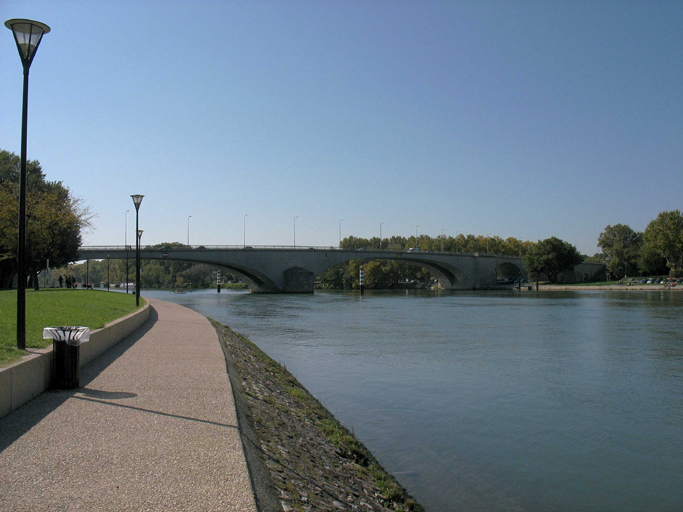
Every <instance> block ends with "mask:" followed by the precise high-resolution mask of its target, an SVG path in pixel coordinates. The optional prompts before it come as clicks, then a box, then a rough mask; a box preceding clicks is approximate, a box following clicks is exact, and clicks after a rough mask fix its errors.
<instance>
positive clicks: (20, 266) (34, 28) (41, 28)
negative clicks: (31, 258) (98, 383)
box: [5, 19, 50, 350]
mask: <svg viewBox="0 0 683 512" xmlns="http://www.w3.org/2000/svg"><path fill="white" fill-rule="evenodd" d="M5 26H6V27H7V28H8V29H10V30H11V31H12V33H13V34H14V41H15V42H16V43H17V49H18V50H19V57H20V58H21V63H22V65H23V66H24V101H23V107H22V112H21V170H20V176H19V240H18V243H17V275H18V279H17V348H18V349H19V350H24V349H26V134H27V122H28V70H29V68H30V67H31V63H32V62H33V58H34V57H35V56H36V51H37V50H38V46H39V45H40V41H41V39H42V38H43V34H47V33H48V32H49V31H50V27H48V26H47V25H45V24H44V23H39V22H37V21H31V20H22V19H12V20H7V21H6V22H5Z"/></svg>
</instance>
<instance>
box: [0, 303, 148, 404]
mask: <svg viewBox="0 0 683 512" xmlns="http://www.w3.org/2000/svg"><path fill="white" fill-rule="evenodd" d="M148 318H149V303H147V304H145V305H144V306H143V307H142V308H140V309H139V310H137V311H135V312H134V313H131V314H130V315H128V316H124V317H123V318H119V319H118V320H114V321H113V322H111V323H108V324H107V325H105V326H104V327H103V328H102V329H97V330H94V331H92V332H91V333H90V341H89V342H88V343H84V344H83V345H81V354H80V355H81V366H84V365H86V364H88V363H89V362H90V361H92V360H93V359H95V358H96V357H97V356H99V355H101V354H103V353H104V352H106V351H107V350H108V349H110V348H111V347H113V346H114V345H116V344H117V343H118V342H119V341H121V340H122V339H124V338H125V337H126V336H128V335H130V334H131V333H132V332H134V331H135V330H136V329H138V328H139V327H140V326H141V325H142V324H143V323H144V322H145V321H146V320H147V319H148ZM52 372H53V364H52V347H48V348H44V349H31V354H30V355H28V356H25V357H22V358H21V359H20V360H19V361H17V362H16V363H12V364H11V365H10V366H7V367H6V368H0V418H2V417H3V416H7V415H8V414H9V413H10V412H12V411H13V410H15V409H18V408H19V407H21V406H22V405H24V404H25V403H26V402H28V401H29V400H31V399H32V398H35V397H36V396H38V395H39V394H41V393H42V392H43V391H45V390H46V389H49V388H50V387H51V385H52Z"/></svg>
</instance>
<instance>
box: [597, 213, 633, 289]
mask: <svg viewBox="0 0 683 512" xmlns="http://www.w3.org/2000/svg"><path fill="white" fill-rule="evenodd" d="M598 246H599V247H600V248H601V249H602V252H603V254H604V255H605V261H606V264H607V270H609V271H610V272H611V273H612V274H613V275H615V276H617V277H619V278H621V277H623V276H629V275H630V276H634V275H637V274H638V260H639V258H640V249H641V247H642V246H643V234H642V233H638V232H636V231H633V230H632V229H631V228H630V227H629V226H626V225H624V224H616V225H614V226H607V227H606V228H605V230H604V231H603V232H602V233H600V236H599V237H598Z"/></svg>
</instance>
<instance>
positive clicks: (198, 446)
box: [0, 299, 256, 512]
mask: <svg viewBox="0 0 683 512" xmlns="http://www.w3.org/2000/svg"><path fill="white" fill-rule="evenodd" d="M149 302H150V304H151V307H152V309H151V312H150V318H149V320H148V321H147V322H146V323H145V324H144V325H143V326H142V327H141V328H140V329H138V330H137V331H136V332H135V333H133V334H132V335H131V336H129V337H128V338H126V339H124V340H123V341H121V342H120V343H119V344H118V345H116V346H115V347H113V348H112V349H110V350H109V351H107V352H106V353H105V354H103V355H102V356H100V357H99V358H97V359H95V360H94V361H93V362H92V363H90V364H88V365H86V366H85V367H83V368H82V369H81V381H80V384H81V388H79V389H76V390H71V391H47V392H45V393H43V394H42V395H40V396H38V397H37V398H35V399H33V400H32V401H30V402H29V403H27V404H26V405H24V406H23V407H20V408H19V409H17V410H16V411H14V412H12V413H11V414H9V415H8V416H6V417H4V418H2V419H0V510H8V511H9V510H12V511H32V512H35V511H71V510H84V511H85V510H108V511H110V510H112V511H117V510H155V511H157V510H164V511H168V510H193V511H194V510H222V511H236V512H237V511H239V512H243V511H256V505H255V502H254V494H253V491H252V486H251V483H250V479H249V474H248V470H247V465H246V462H245V457H244V451H243V448H242V443H241V440H240V433H239V429H238V424H237V417H236V412H235V404H234V401H233V395H232V390H231V387H230V380H229V377H228V374H227V371H226V365H225V359H224V356H223V352H222V350H221V347H220V344H219V341H218V336H217V334H216V331H215V330H214V328H213V326H212V325H211V323H210V322H209V321H208V320H207V319H206V318H204V317H203V316H201V315H199V314H198V313H195V312H194V311H192V310H190V309H187V308H185V307H182V306H179V305H177V304H173V303H170V302H165V301H159V300H153V299H152V300H150V301H149Z"/></svg>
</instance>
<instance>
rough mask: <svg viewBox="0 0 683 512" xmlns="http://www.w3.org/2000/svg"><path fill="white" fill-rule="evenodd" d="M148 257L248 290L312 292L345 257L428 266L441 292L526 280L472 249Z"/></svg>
mask: <svg viewBox="0 0 683 512" xmlns="http://www.w3.org/2000/svg"><path fill="white" fill-rule="evenodd" d="M140 257H141V258H142V259H148V260H180V261H187V262H192V263H205V264H209V265H215V266H220V267H223V268H226V269H228V270H229V271H230V273H233V274H236V275H238V276H240V277H241V278H242V279H243V280H244V281H246V282H247V283H249V285H250V288H251V291H252V292H260V293H312V292H313V288H314V281H315V278H316V277H317V276H318V275H320V273H321V272H323V271H324V270H326V269H328V268H330V267H334V266H335V265H339V264H341V263H346V262H348V261H351V260H394V261H402V262H404V263H412V264H415V265H419V266H421V267H424V268H426V269H428V270H430V271H431V272H432V273H433V274H434V276H435V277H436V278H437V279H438V281H439V284H440V285H441V286H442V287H443V288H444V289H446V290H482V289H496V288H501V287H510V286H511V284H512V282H513V281H515V280H516V279H519V278H521V279H523V280H526V279H527V272H526V270H525V268H524V265H523V264H522V260H521V258H519V257H515V256H503V255H494V254H478V253H468V254H464V253H462V254H460V253H441V252H413V251H410V250H409V251H396V250H365V249H358V250H345V249H338V248H334V247H327V248H323V247H306V248H299V247H297V248H293V247H235V246H208V247H206V246H193V247H189V248H188V247H185V248H168V249H159V247H158V246H157V247H142V248H141V250H140ZM108 258H109V259H126V258H130V259H135V248H134V247H129V248H128V250H126V247H124V246H107V247H81V248H80V249H79V260H89V259H90V260H104V259H108Z"/></svg>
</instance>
